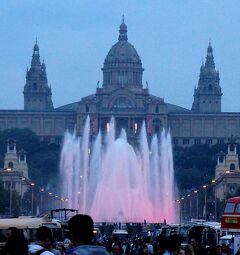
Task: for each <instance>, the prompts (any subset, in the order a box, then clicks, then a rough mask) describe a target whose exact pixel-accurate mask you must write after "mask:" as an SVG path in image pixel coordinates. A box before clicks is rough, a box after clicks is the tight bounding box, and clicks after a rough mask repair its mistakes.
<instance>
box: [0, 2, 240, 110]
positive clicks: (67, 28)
mask: <svg viewBox="0 0 240 255" xmlns="http://www.w3.org/2000/svg"><path fill="white" fill-rule="evenodd" d="M123 14H124V16H125V23H126V25H127V27H128V39H129V42H130V43H132V44H133V45H134V47H135V48H136V50H137V52H138V54H139V56H140V58H141V60H142V63H143V67H144V69H145V71H144V74H143V84H144V86H145V83H146V81H148V87H149V89H150V93H151V94H154V95H156V96H160V97H164V100H165V101H166V102H168V103H173V104H176V105H180V106H183V107H186V108H188V109H190V108H191V106H192V102H193V90H194V86H196V85H197V83H198V76H199V70H200V66H201V62H202V60H205V57H206V51H207V47H208V44H209V40H211V44H212V46H213V53H214V58H215V65H216V68H219V72H220V85H221V87H222V91H223V97H222V110H223V111H228V112H229V111H238V112H240V100H239V98H240V1H239V0H206V1H203V0H166V1H163V0H156V1H151V0H131V1H124V0H121V1H118V0H114V1H113V0H108V1H107V0H102V1H100V0H94V1H89V0H86V1H83V0H39V1H36V0H0V33H1V36H0V87H1V93H0V109H23V94H22V91H23V87H24V84H25V74H26V68H27V67H29V66H30V62H31V55H32V48H33V45H34V42H35V38H36V36H37V38H38V45H39V48H40V55H41V58H43V57H44V60H45V63H46V67H47V75H48V81H49V83H50V84H51V86H52V93H53V104H54V107H58V106H61V105H64V104H68V103H72V102H76V101H79V100H80V99H81V97H83V96H87V95H89V94H92V93H94V92H95V89H96V86H97V81H98V80H99V81H100V84H101V83H102V71H101V68H102V66H103V62H104V59H105V57H106V55H107V53H108V51H109V50H110V48H111V46H112V45H113V44H114V43H116V42H117V40H118V29H119V25H120V24H121V19H122V15H123Z"/></svg>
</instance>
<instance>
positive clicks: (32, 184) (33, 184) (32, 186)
mask: <svg viewBox="0 0 240 255" xmlns="http://www.w3.org/2000/svg"><path fill="white" fill-rule="evenodd" d="M34 186H35V183H33V182H31V190H32V203H31V212H32V215H33V203H34V192H33V188H34Z"/></svg>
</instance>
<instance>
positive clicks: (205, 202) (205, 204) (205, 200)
mask: <svg viewBox="0 0 240 255" xmlns="http://www.w3.org/2000/svg"><path fill="white" fill-rule="evenodd" d="M202 187H203V188H204V190H205V193H204V194H205V195H204V207H205V210H204V216H205V219H206V218H207V185H206V184H205V185H203V186H202Z"/></svg>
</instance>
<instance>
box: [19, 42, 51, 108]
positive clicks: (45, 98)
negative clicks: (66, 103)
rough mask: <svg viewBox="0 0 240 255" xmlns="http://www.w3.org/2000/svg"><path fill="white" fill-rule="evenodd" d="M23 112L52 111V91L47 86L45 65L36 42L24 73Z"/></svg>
mask: <svg viewBox="0 0 240 255" xmlns="http://www.w3.org/2000/svg"><path fill="white" fill-rule="evenodd" d="M23 94H24V110H36V111H45V110H52V109H53V103H52V91H51V88H50V87H49V86H48V80H47V72H46V65H45V63H44V61H43V62H42V63H41V61H40V54H39V47H38V44H37V41H36V43H35V45H34V47H33V54H32V61H31V67H30V69H29V70H28V69H27V73H26V84H25V86H24V91H23Z"/></svg>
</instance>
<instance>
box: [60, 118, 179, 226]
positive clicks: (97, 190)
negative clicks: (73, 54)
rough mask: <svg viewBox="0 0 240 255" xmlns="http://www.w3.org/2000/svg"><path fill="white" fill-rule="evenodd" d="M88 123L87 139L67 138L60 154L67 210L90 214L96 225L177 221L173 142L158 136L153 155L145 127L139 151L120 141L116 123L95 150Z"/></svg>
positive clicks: (165, 135) (123, 138) (166, 135)
mask: <svg viewBox="0 0 240 255" xmlns="http://www.w3.org/2000/svg"><path fill="white" fill-rule="evenodd" d="M89 125H90V124H89V118H87V120H86V123H85V127H84V132H83V136H82V137H81V138H78V137H76V135H75V134H70V133H69V132H66V134H65V139H64V144H63V148H62V152H61V162H60V171H61V173H60V174H61V179H62V184H61V190H62V196H63V197H67V198H68V206H69V207H70V208H77V209H78V210H79V212H80V213H86V214H90V215H91V216H92V217H93V219H94V220H95V222H143V221H144V220H146V221H147V222H163V221H164V220H166V221H167V222H168V223H171V222H174V221H175V215H176V213H175V204H174V200H175V196H174V170H173V159H172V146H171V137H170V134H169V133H165V131H163V132H162V134H161V137H160V138H157V136H156V135H155V136H154V137H153V139H152V142H151V146H150V149H149V146H148V141H147V135H146V128H145V123H143V125H142V129H141V135H140V146H139V148H138V149H136V148H134V147H133V146H132V145H130V144H129V143H128V142H127V137H126V132H125V130H122V132H121V134H120V136H119V137H118V138H117V139H115V126H114V120H113V119H112V120H111V122H110V125H109V130H108V133H107V135H106V138H105V139H106V140H105V142H104V145H103V144H102V136H101V133H100V132H99V134H98V136H97V138H96V140H95V141H94V142H93V144H92V146H91V148H90V143H89V129H90V126H89Z"/></svg>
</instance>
